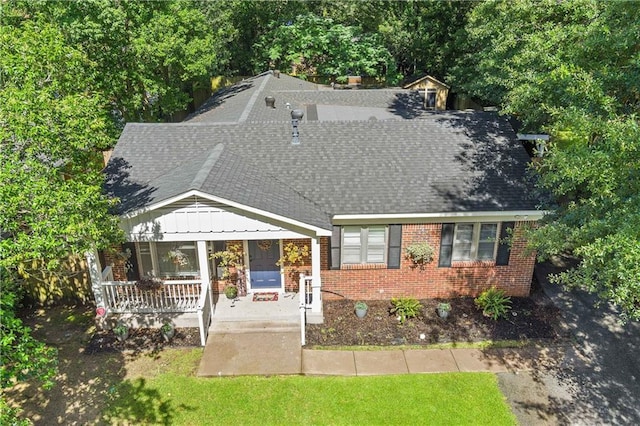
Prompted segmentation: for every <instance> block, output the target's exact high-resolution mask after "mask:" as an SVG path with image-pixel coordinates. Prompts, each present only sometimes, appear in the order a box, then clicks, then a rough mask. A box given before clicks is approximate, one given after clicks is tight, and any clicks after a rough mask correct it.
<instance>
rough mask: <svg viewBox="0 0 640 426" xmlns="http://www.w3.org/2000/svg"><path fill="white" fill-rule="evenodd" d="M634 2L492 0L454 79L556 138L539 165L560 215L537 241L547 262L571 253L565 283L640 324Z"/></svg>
mask: <svg viewBox="0 0 640 426" xmlns="http://www.w3.org/2000/svg"><path fill="white" fill-rule="evenodd" d="M635 6H636V5H635V4H633V3H626V2H604V3H598V2H590V1H574V2H555V1H548V2H545V4H544V5H541V4H540V2H531V1H518V2H506V1H505V2H485V3H481V4H479V5H478V6H476V7H475V8H474V10H473V12H472V13H471V15H470V18H469V23H468V26H467V28H466V36H467V37H466V38H467V42H468V47H467V49H468V50H467V54H466V55H465V56H464V58H462V59H461V60H460V61H459V63H458V64H457V66H456V68H455V69H454V70H453V75H452V80H453V81H454V82H455V84H457V86H458V88H459V90H460V89H462V90H465V91H467V92H468V93H470V94H473V95H475V96H478V97H480V98H482V99H485V100H487V101H489V102H492V103H494V104H496V105H498V106H500V107H502V111H503V112H504V113H508V114H512V115H515V116H516V117H517V118H519V119H520V120H521V121H522V122H523V124H524V127H525V130H530V131H533V132H540V131H546V132H548V133H549V134H550V135H551V138H552V139H551V143H550V145H549V146H548V147H547V148H548V149H547V152H548V154H547V155H546V156H545V158H544V160H543V161H542V163H540V165H539V166H538V167H537V169H536V171H537V172H538V179H539V188H540V189H541V192H542V193H544V194H549V195H551V197H549V198H548V199H547V201H546V202H544V203H543V205H542V206H541V207H542V208H543V209H546V210H549V211H550V212H551V213H550V214H549V215H547V216H546V217H545V218H544V219H543V220H542V221H541V223H540V226H539V227H537V228H536V229H532V230H531V231H530V233H529V238H530V241H531V243H532V247H533V248H535V249H537V251H538V254H539V257H540V258H541V259H545V258H548V257H549V256H552V255H555V254H560V253H564V252H570V253H573V254H574V255H576V256H577V258H578V259H579V263H578V265H577V266H576V267H575V268H574V269H571V270H569V271H567V272H565V273H562V274H559V275H558V276H556V277H555V280H556V281H557V282H559V283H562V284H565V285H567V286H570V287H581V288H584V289H586V290H588V291H590V292H594V293H597V294H598V295H599V296H600V297H601V298H602V299H603V300H606V301H610V302H612V303H614V304H615V305H617V306H618V307H619V308H620V309H621V315H622V318H624V319H634V320H637V319H640V268H639V267H638V259H640V222H639V220H638V214H637V212H638V211H640V210H639V209H640V198H639V196H638V194H640V131H639V130H638V129H639V123H638V116H637V111H638V110H639V107H640V93H639V92H638V89H637V88H638V87H640V73H638V71H637V70H638V53H637V52H638V51H640V40H639V39H638V37H637V34H636V32H637V28H638V27H639V26H640V12H639V11H638V9H637V7H635Z"/></svg>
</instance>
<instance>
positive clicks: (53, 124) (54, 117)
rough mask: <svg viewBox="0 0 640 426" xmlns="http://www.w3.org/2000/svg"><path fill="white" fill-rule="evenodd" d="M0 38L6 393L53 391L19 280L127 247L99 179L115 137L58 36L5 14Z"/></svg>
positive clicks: (47, 355) (6, 416)
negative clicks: (21, 308) (24, 387)
mask: <svg viewBox="0 0 640 426" xmlns="http://www.w3.org/2000/svg"><path fill="white" fill-rule="evenodd" d="M0 28H1V29H0V58H1V59H0V211H2V214H1V215H0V386H1V387H2V388H5V387H7V386H11V385H13V384H14V383H16V382H17V381H20V380H24V379H26V378H29V377H36V378H38V379H39V380H40V381H42V382H43V384H44V385H45V386H50V385H51V384H52V379H53V376H54V374H55V366H56V355H55V354H56V352H55V350H53V349H51V348H47V347H46V346H45V345H44V344H42V343H40V342H37V341H36V340H35V339H33V337H32V336H31V333H30V330H29V328H27V327H25V326H24V324H23V323H22V321H21V320H20V319H19V318H18V317H17V316H16V315H15V311H16V309H17V308H18V305H19V302H20V300H21V291H20V290H21V287H20V275H21V273H22V274H26V273H28V270H29V268H30V266H31V265H32V264H33V263H34V262H38V261H41V260H45V261H46V267H47V268H49V269H51V270H56V269H57V268H58V267H59V265H60V258H62V257H65V256H67V255H69V254H70V253H84V251H86V250H90V249H94V248H103V247H106V246H108V245H110V244H112V243H113V242H115V241H118V240H119V239H120V237H121V231H119V230H118V220H117V218H116V217H115V216H112V215H110V214H109V213H108V208H109V207H110V206H111V204H112V203H111V201H110V200H108V199H107V198H106V197H105V196H104V195H103V193H102V183H103V177H102V175H101V173H100V167H101V166H100V165H101V161H102V154H101V150H102V149H104V148H106V147H108V146H111V145H112V144H113V141H114V136H115V127H114V126H113V121H112V119H111V117H110V115H109V113H108V111H109V108H108V103H107V102H106V100H105V99H104V98H103V97H101V96H100V94H99V93H95V92H94V91H93V90H92V87H93V81H92V78H91V77H92V74H91V66H90V63H89V62H88V59H87V58H86V56H85V55H84V54H83V52H80V51H78V50H77V49H74V48H71V47H69V46H67V45H66V44H65V41H64V37H63V34H62V33H61V32H60V31H59V30H58V29H57V28H56V27H55V26H53V25H51V24H48V23H46V22H42V21H40V20H38V19H37V18H32V17H30V16H28V15H25V14H23V13H22V12H21V11H20V10H15V9H9V8H7V9H6V10H3V15H1V16H0ZM2 408H3V413H2V420H3V421H7V420H9V421H10V423H14V422H17V420H15V419H12V418H11V417H12V416H13V415H14V414H15V412H14V411H13V410H9V409H7V410H6V411H5V408H6V407H2Z"/></svg>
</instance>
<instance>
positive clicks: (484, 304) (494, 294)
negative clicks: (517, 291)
mask: <svg viewBox="0 0 640 426" xmlns="http://www.w3.org/2000/svg"><path fill="white" fill-rule="evenodd" d="M474 302H475V304H476V306H477V307H478V309H481V310H482V314H483V315H485V316H488V317H490V318H493V319H494V320H496V321H497V320H498V319H499V318H505V317H506V316H507V313H509V311H510V310H511V298H510V297H509V296H506V295H505V292H504V290H499V289H497V288H495V287H491V288H490V289H488V290H485V291H483V292H482V293H480V296H478V297H476V298H475V299H474Z"/></svg>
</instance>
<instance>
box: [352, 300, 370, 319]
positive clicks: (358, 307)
mask: <svg viewBox="0 0 640 426" xmlns="http://www.w3.org/2000/svg"><path fill="white" fill-rule="evenodd" d="M353 307H354V309H355V311H356V316H357V317H358V318H364V316H365V315H367V310H368V309H369V307H368V306H367V304H366V303H364V302H362V301H360V302H356V303H355V305H354V306H353Z"/></svg>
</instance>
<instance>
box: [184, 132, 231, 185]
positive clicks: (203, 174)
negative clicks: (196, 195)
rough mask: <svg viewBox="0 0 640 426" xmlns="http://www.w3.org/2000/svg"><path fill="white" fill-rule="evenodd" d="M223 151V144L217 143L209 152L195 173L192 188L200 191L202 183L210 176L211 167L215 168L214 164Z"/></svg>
mask: <svg viewBox="0 0 640 426" xmlns="http://www.w3.org/2000/svg"><path fill="white" fill-rule="evenodd" d="M223 150H224V144H222V143H219V144H217V145H216V146H214V147H213V149H212V150H211V152H209V155H208V156H207V158H206V160H204V163H202V167H200V170H198V173H196V176H195V177H194V178H193V180H192V181H191V187H192V188H195V189H200V188H201V187H202V185H203V184H204V181H205V180H206V179H207V176H209V174H211V170H212V169H213V166H215V164H216V162H217V161H218V159H219V158H220V154H222V151H223Z"/></svg>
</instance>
